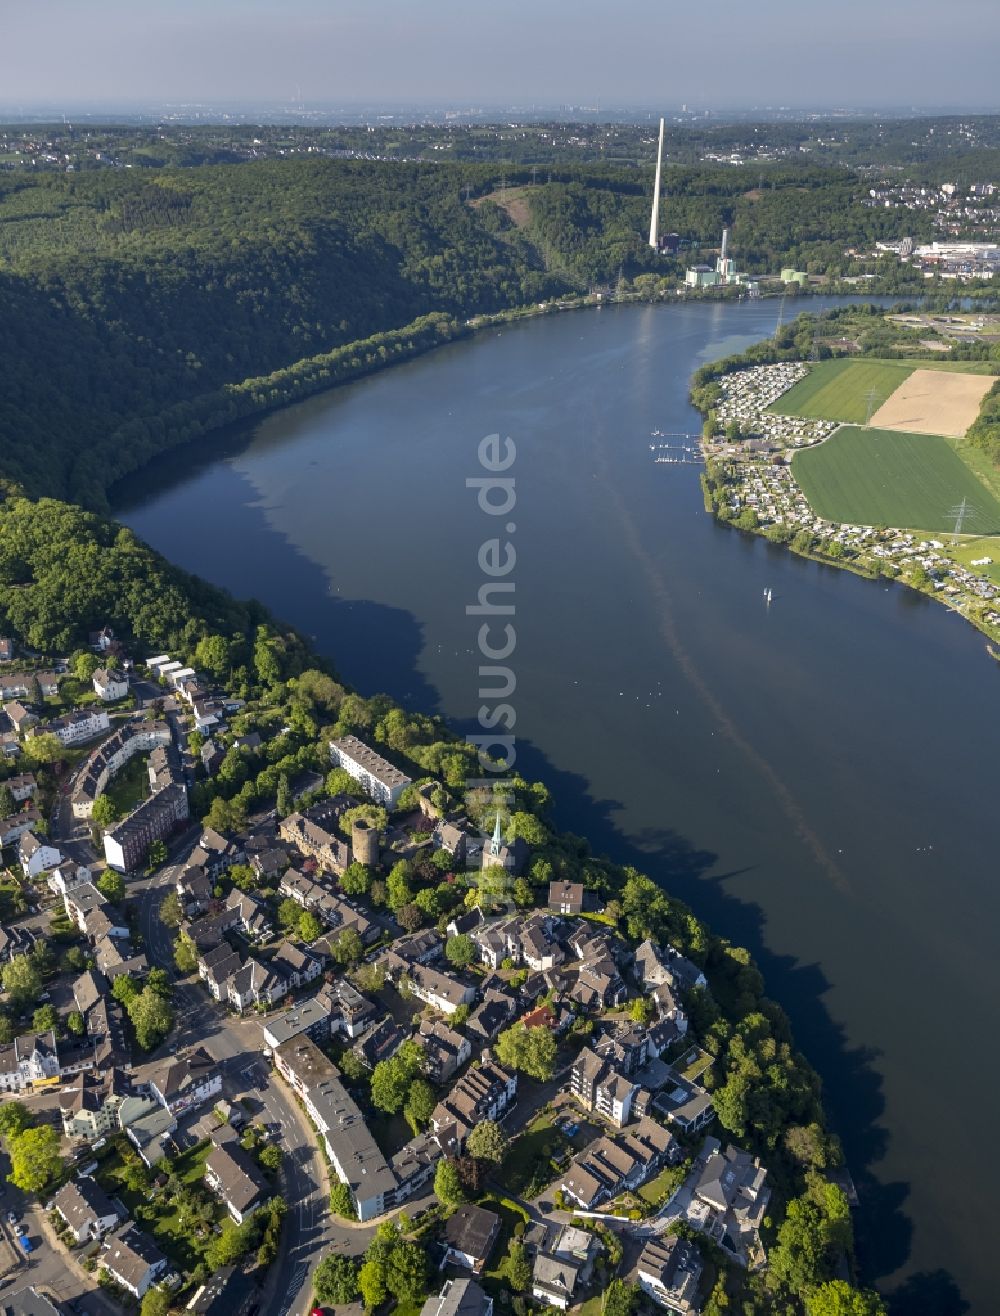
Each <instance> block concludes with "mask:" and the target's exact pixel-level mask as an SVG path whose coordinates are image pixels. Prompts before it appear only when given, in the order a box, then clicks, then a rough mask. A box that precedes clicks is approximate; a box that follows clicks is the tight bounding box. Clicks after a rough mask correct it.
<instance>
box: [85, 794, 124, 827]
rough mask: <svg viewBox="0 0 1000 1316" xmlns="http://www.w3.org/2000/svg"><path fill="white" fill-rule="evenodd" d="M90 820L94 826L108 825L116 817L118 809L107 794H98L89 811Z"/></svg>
mask: <svg viewBox="0 0 1000 1316" xmlns="http://www.w3.org/2000/svg"><path fill="white" fill-rule="evenodd" d="M90 818H91V821H92V822H93V823H94V825H95V826H96V827H110V826H111V824H112V823H113V822H115V821H116V820H117V818H118V810H117V809H116V808H115V806H114V805H113V804H112V802H111V797H110V796H109V795H98V797H97V799H96V800H95V801H94V807H93V808H92V809H91V811H90Z"/></svg>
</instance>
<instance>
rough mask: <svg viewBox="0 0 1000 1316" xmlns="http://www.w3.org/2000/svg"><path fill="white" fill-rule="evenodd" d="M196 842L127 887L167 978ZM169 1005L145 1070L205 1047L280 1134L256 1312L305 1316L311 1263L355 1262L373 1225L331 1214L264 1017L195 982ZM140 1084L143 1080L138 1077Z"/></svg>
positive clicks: (320, 1167)
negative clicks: (278, 1174)
mask: <svg viewBox="0 0 1000 1316" xmlns="http://www.w3.org/2000/svg"><path fill="white" fill-rule="evenodd" d="M196 840H197V837H196V836H188V837H187V838H186V839H185V840H184V841H183V842H181V843H179V844H175V846H174V849H173V853H172V854H171V856H170V862H169V863H168V864H167V865H166V866H165V867H164V868H162V869H160V870H159V871H158V872H157V873H155V874H154V875H153V877H151V878H146V879H141V880H140V881H139V882H135V883H133V884H132V889H133V891H135V893H136V894H137V897H138V901H139V926H140V929H141V931H142V935H143V938H144V940H145V946H146V954H147V956H148V957H149V961H150V963H151V964H155V965H157V966H159V967H160V968H164V969H166V970H167V971H168V972H169V973H170V974H171V976H175V970H174V963H173V935H172V933H171V931H170V930H169V929H168V928H166V927H165V926H164V924H163V923H162V921H161V920H160V917H159V906H160V904H161V902H162V900H163V898H164V896H165V895H166V894H167V892H168V891H169V890H170V889H171V887H172V886H173V884H174V882H176V880H177V875H178V873H179V872H180V871H181V869H182V868H183V867H184V861H185V860H186V858H187V855H188V854H189V853H190V851H191V849H192V848H193V846H194V844H195V842H196ZM174 1000H175V1005H176V1012H177V1026H176V1028H175V1029H174V1032H173V1033H172V1034H171V1036H170V1038H169V1039H168V1040H167V1042H166V1043H165V1044H164V1046H163V1047H162V1048H161V1049H160V1052H159V1053H154V1056H153V1058H152V1061H151V1062H150V1063H151V1064H152V1065H155V1064H157V1063H162V1061H163V1059H165V1058H166V1057H167V1056H168V1055H171V1054H176V1052H177V1051H179V1050H180V1049H181V1048H182V1047H191V1046H197V1045H203V1046H204V1047H205V1048H206V1050H207V1051H208V1052H209V1054H210V1055H211V1056H212V1057H213V1059H215V1060H217V1061H218V1063H219V1065H220V1067H221V1068H222V1073H223V1090H224V1092H225V1093H226V1094H227V1095H229V1096H231V1097H235V1096H237V1095H240V1094H245V1093H248V1092H249V1093H250V1094H251V1095H252V1097H253V1098H254V1099H256V1100H259V1101H260V1103H261V1107H262V1112H266V1118H267V1122H268V1123H271V1124H277V1125H280V1127H281V1147H282V1150H283V1152H284V1159H283V1163H282V1174H283V1176H284V1183H283V1195H284V1198H285V1201H286V1202H287V1204H288V1213H287V1215H286V1217H285V1226H284V1229H283V1230H282V1243H281V1250H280V1252H279V1256H278V1259H277V1261H276V1262H275V1264H274V1266H273V1267H272V1268H271V1272H270V1274H269V1277H268V1280H267V1282H266V1283H265V1286H264V1289H263V1291H262V1292H263V1295H264V1297H262V1299H261V1310H262V1311H268V1312H269V1313H270V1312H274V1313H276V1316H304V1313H306V1312H308V1311H309V1310H311V1298H312V1283H311V1280H310V1276H311V1274H312V1270H313V1268H314V1266H315V1265H316V1263H317V1262H318V1261H319V1260H320V1258H321V1257H322V1256H323V1255H324V1254H325V1253H326V1252H327V1251H328V1250H330V1249H333V1250H336V1251H338V1252H340V1254H341V1255H343V1256H357V1255H360V1253H362V1252H363V1251H364V1250H365V1248H366V1247H367V1246H368V1242H369V1241H370V1239H371V1237H372V1235H373V1234H374V1232H375V1230H374V1226H370V1227H364V1228H362V1227H359V1226H353V1227H352V1226H351V1224H350V1223H349V1222H344V1221H339V1220H338V1219H337V1218H336V1217H335V1216H333V1215H332V1214H331V1212H330V1209H329V1183H328V1179H327V1171H326V1166H325V1163H324V1162H323V1158H322V1156H321V1154H320V1152H319V1149H318V1146H317V1140H316V1134H315V1131H314V1130H313V1129H312V1127H311V1126H310V1124H309V1123H308V1120H307V1118H306V1116H305V1114H304V1113H303V1112H302V1111H301V1110H300V1109H299V1107H298V1105H297V1104H296V1101H295V1099H294V1097H293V1096H292V1094H291V1093H290V1092H289V1090H288V1089H287V1088H286V1087H285V1085H284V1083H283V1082H282V1080H281V1078H280V1077H278V1076H277V1075H276V1074H274V1073H273V1071H272V1070H271V1068H270V1066H269V1065H268V1064H267V1062H266V1061H265V1060H264V1059H263V1056H262V1054H261V1048H262V1045H263V1039H262V1035H261V1022H260V1019H261V1016H259V1015H255V1016H253V1017H252V1018H248V1019H242V1018H239V1017H237V1016H235V1015H231V1014H230V1013H229V1011H228V1010H227V1009H226V1008H225V1007H224V1006H222V1005H219V1004H217V1003H216V1002H215V1001H213V1000H212V998H211V997H210V996H209V994H208V991H207V989H206V988H205V987H204V986H202V985H201V984H198V983H197V982H196V981H195V980H193V979H189V980H184V981H176V982H175V985H174ZM146 1068H148V1066H143V1067H142V1069H146ZM137 1077H139V1078H140V1079H141V1071H139V1072H138V1073H137ZM265 1298H266V1301H265V1300H264V1299H265Z"/></svg>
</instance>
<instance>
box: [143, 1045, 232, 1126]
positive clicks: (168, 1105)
mask: <svg viewBox="0 0 1000 1316" xmlns="http://www.w3.org/2000/svg"><path fill="white" fill-rule="evenodd" d="M149 1090H150V1092H151V1093H152V1095H153V1096H154V1097H155V1098H156V1100H157V1101H158V1102H159V1103H160V1105H161V1106H163V1107H164V1109H165V1110H168V1111H170V1113H171V1114H172V1115H181V1114H183V1113H184V1112H185V1111H188V1110H193V1109H194V1108H195V1107H196V1106H201V1105H204V1103H205V1102H206V1101H209V1100H211V1099H212V1098H213V1097H217V1096H218V1095H219V1093H220V1092H221V1091H222V1072H221V1070H220V1069H219V1066H218V1064H217V1063H216V1061H214V1060H213V1059H212V1057H211V1056H210V1055H209V1054H208V1052H207V1051H206V1050H205V1049H204V1047H200V1046H199V1047H195V1048H194V1050H192V1051H190V1052H188V1054H187V1055H186V1056H183V1057H182V1056H178V1057H176V1058H175V1059H173V1060H171V1061H169V1062H168V1063H167V1064H166V1065H165V1066H164V1068H163V1069H161V1070H160V1071H159V1073H158V1074H156V1076H155V1077H153V1078H151V1079H150V1080H149Z"/></svg>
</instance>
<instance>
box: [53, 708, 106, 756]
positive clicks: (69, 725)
mask: <svg viewBox="0 0 1000 1316" xmlns="http://www.w3.org/2000/svg"><path fill="white" fill-rule="evenodd" d="M110 726H111V722H110V720H109V719H108V714H107V710H106V709H104V708H78V709H76V710H75V711H74V712H72V713H67V714H66V715H65V717H58V718H56V720H55V721H54V722H52V723H51V725H50V730H52V731H53V732H54V733H55V734H56V736H57V737H58V739H59V742H60V744H62V745H65V746H66V748H67V749H68V748H69V747H70V746H72V745H82V744H84V743H85V742H86V741H88V740H93V739H94V737H95V736H99V735H100V734H101V732H102V731H107V730H109V729H110Z"/></svg>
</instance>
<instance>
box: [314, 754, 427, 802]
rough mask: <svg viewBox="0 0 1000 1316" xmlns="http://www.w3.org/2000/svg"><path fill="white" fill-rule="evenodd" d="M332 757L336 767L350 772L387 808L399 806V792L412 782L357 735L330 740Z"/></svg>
mask: <svg viewBox="0 0 1000 1316" xmlns="http://www.w3.org/2000/svg"><path fill="white" fill-rule="evenodd" d="M330 758H331V760H332V761H333V762H334V763H335V764H336V765H337V767H340V768H343V769H344V770H345V771H346V772H348V773H350V775H351V776H352V777H353V778H354V780H355V781H356V782H359V783H360V784H361V786H363V787H364V789H365V791H366V792H367V793H368V794H369V795H370V796H371V798H372V799H373V800H375V801H376V802H377V803H378V804H384V805H385V806H386V808H388V809H394V808H395V807H396V802H397V801H398V799H399V797H400V795H401V794H402V793H403V791H404V790H405V789H406V787H407V786H409V785H410V784H411V779H410V778H409V777H408V776H407V775H406V774H405V773H404V772H400V770H399V769H398V768H394V767H393V766H392V764H391V763H389V762H388V760H386V759H384V758H383V757H382V756H381V754H376V752H375V751H374V750H373V749H371V748H370V747H369V746H368V745H366V744H364V742H363V741H360V740H359V739H358V738H357V736H344V737H342V739H340V740H333V741H331V742H330Z"/></svg>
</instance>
